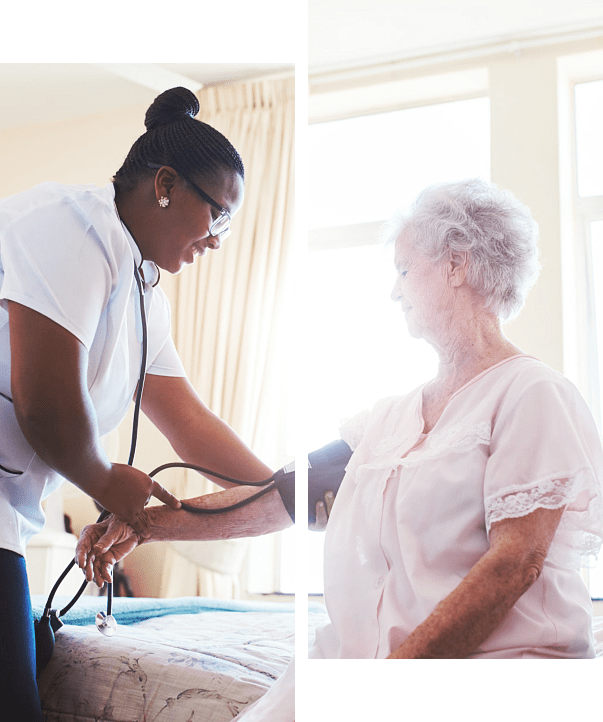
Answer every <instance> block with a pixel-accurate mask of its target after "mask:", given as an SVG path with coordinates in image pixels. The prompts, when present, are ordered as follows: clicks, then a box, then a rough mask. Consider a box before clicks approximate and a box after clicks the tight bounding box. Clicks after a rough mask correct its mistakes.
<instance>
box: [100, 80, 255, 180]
mask: <svg viewBox="0 0 603 722" xmlns="http://www.w3.org/2000/svg"><path fill="white" fill-rule="evenodd" d="M198 112H199V101H198V99H197V97H196V96H195V94H194V93H192V92H191V91H190V90H187V89H186V88H181V87H178V88H171V89H170V90H166V91H165V92H163V93H161V95H158V96H157V97H156V98H155V100H154V101H153V102H152V103H151V106H150V107H149V109H148V110H147V112H146V115H145V126H146V128H147V132H146V133H144V134H143V135H141V136H140V138H138V140H137V141H136V142H135V143H134V145H133V146H132V148H131V149H130V152H129V153H128V155H127V157H126V159H125V161H124V163H123V165H122V167H121V168H120V169H119V170H118V171H117V173H116V174H115V177H114V179H113V181H114V183H115V184H116V186H120V187H121V188H122V189H126V188H133V187H134V186H135V185H136V184H137V183H138V182H139V181H141V180H142V179H143V178H145V177H148V176H149V175H150V174H151V173H154V172H156V171H152V170H150V169H149V163H151V164H156V165H168V166H170V167H172V168H174V170H175V171H177V172H178V173H180V174H181V175H182V176H183V177H184V178H185V179H187V178H190V179H191V180H194V179H195V178H202V177H204V176H206V175H213V174H216V173H221V172H224V171H231V172H232V171H234V172H235V173H238V174H239V175H240V176H241V178H242V179H245V167H244V166H243V161H242V160H241V156H240V155H239V154H238V153H237V151H236V149H235V148H234V147H233V145H232V144H231V143H230V141H229V140H228V139H227V138H226V137H225V136H223V135H222V133H220V132H219V131H217V130H216V129H215V128H213V127H212V126H211V125H208V124H207V123H203V122H202V121H200V120H197V119H196V118H195V116H196V115H197V113H198Z"/></svg>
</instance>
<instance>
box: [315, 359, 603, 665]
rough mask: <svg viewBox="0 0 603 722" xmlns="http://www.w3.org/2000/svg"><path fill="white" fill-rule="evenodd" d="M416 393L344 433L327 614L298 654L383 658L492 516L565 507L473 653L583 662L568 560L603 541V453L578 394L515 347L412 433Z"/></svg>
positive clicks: (584, 637) (448, 585) (581, 613)
mask: <svg viewBox="0 0 603 722" xmlns="http://www.w3.org/2000/svg"><path fill="white" fill-rule="evenodd" d="M421 392H422V387H421V388H419V389H417V390H415V391H413V392H412V393H410V394H408V395H407V396H404V397H396V398H389V399H385V400H383V401H381V402H379V403H378V404H377V405H376V407H375V408H374V409H373V410H372V412H371V413H364V414H362V415H360V416H358V417H355V418H354V419H353V420H351V421H350V422H349V423H348V424H347V426H345V427H344V428H343V429H342V436H343V438H344V440H345V441H346V442H347V443H348V444H349V445H350V446H351V448H352V449H354V450H355V451H354V454H353V455H352V457H351V459H350V461H349V463H348V467H347V472H346V476H345V478H344V480H343V483H342V485H341V487H340V489H339V492H338V494H337V497H336V500H335V504H334V505H333V509H332V513H331V516H330V518H329V524H328V526H327V532H326V539H325V568H324V576H325V601H326V605H327V609H328V612H329V617H330V622H329V623H327V624H326V625H324V626H322V627H321V628H319V629H318V630H317V635H316V640H315V644H314V647H313V648H312V649H311V650H310V657H316V658H320V657H326V658H384V657H387V656H388V655H389V654H390V653H391V652H392V651H393V650H394V649H396V648H397V647H398V646H399V645H400V644H401V643H402V642H403V641H404V640H405V639H406V637H407V636H408V635H409V634H410V633H411V632H412V631H413V630H414V629H415V628H416V627H417V626H418V625H419V624H421V623H422V622H423V621H424V620H425V619H426V618H427V617H428V616H429V615H430V614H431V612H432V611H433V610H434V608H435V607H436V605H437V604H438V603H439V602H440V601H441V600H442V599H444V598H445V597H446V596H448V594H450V592H452V590H453V589H455V588H456V587H457V586H458V585H459V583H460V582H461V580H462V579H463V578H464V577H465V576H466V574H467V573H468V572H469V570H470V569H471V568H472V567H473V566H474V565H475V563H476V562H477V561H478V560H479V559H480V557H482V556H483V555H484V554H485V553H486V552H487V551H488V549H489V541H488V535H489V531H490V527H491V524H492V523H493V522H496V521H499V520H501V519H505V518H515V517H521V516H524V515H526V514H529V513H530V512H532V511H534V510H535V509H538V508H547V509H557V508H560V507H562V506H565V505H567V507H566V510H565V511H564V513H563V515H562V518H561V523H560V525H559V527H558V530H557V532H556V534H555V537H554V540H553V543H552V545H551V548H550V550H549V554H548V556H547V558H546V560H545V564H544V569H543V572H542V574H541V575H540V577H539V578H538V580H537V581H536V582H535V584H534V585H533V586H532V587H530V589H529V590H528V591H527V592H526V593H525V594H524V595H523V596H522V597H521V598H520V599H519V600H518V601H517V603H516V604H515V606H514V607H513V609H512V610H511V612H510V613H509V615H508V616H507V617H506V619H505V620H504V621H503V623H502V624H501V626H500V627H499V628H498V629H497V630H496V631H495V632H494V633H493V634H492V635H491V636H490V637H489V638H488V639H486V640H485V641H484V642H483V643H482V644H481V645H480V647H479V649H477V650H476V651H475V653H474V654H472V655H471V657H474V658H475V657H501V658H520V657H539V656H545V657H546V656H550V657H574V658H583V657H593V656H594V646H593V636H592V630H591V626H592V605H591V601H590V597H589V594H588V591H587V589H586V586H585V584H584V582H583V580H582V577H581V574H580V572H579V571H578V567H579V565H580V558H581V556H582V555H583V554H589V553H596V552H597V551H598V549H599V546H600V544H601V538H602V537H603V505H602V490H601V480H602V479H603V453H602V450H601V442H600V439H599V434H598V432H597V429H596V427H595V424H594V422H593V419H592V416H591V414H590V412H589V410H588V408H587V406H586V404H585V402H584V401H583V399H582V398H581V396H580V394H579V393H578V391H577V390H576V389H575V387H574V386H573V385H572V384H571V383H570V382H569V381H568V380H567V379H565V378H564V377H563V376H561V375H560V374H558V373H557V372H556V371H553V370H552V369H550V368H548V367H547V366H545V365H544V364H543V363H541V362H540V361H538V360H536V359H534V358H532V357H529V356H523V355H522V356H514V357H512V358H510V359H507V360H505V361H503V362H501V363H499V364H497V365H495V366H493V367H491V368H490V369H488V370H486V371H485V372H483V373H481V374H479V375H478V376H477V377H476V378H474V379H473V380H472V381H470V382H469V383H468V384H466V385H465V386H463V387H462V388H461V389H460V390H459V391H457V392H456V393H455V395H454V396H453V397H452V398H451V400H450V402H449V403H448V405H447V406H446V408H445V410H444V412H443V413H442V415H441V417H440V419H439V420H438V422H437V424H436V425H435V427H434V428H433V430H432V431H431V432H430V433H429V434H427V435H423V434H422V431H423V417H422V412H421V411H422V393H421Z"/></svg>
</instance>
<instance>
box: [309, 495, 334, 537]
mask: <svg viewBox="0 0 603 722" xmlns="http://www.w3.org/2000/svg"><path fill="white" fill-rule="evenodd" d="M334 501H335V494H334V493H333V492H332V491H326V492H325V496H324V501H319V502H318V503H317V504H316V521H315V522H314V523H313V524H308V529H310V531H324V530H325V529H326V528H327V523H328V521H329V517H330V516H331V509H332V507H333V502H334Z"/></svg>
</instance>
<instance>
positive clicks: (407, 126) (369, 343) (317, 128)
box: [306, 98, 490, 593]
mask: <svg viewBox="0 0 603 722" xmlns="http://www.w3.org/2000/svg"><path fill="white" fill-rule="evenodd" d="M489 134H490V122H489V102H488V100H487V99H486V98H477V99H471V100H463V101H456V102H451V103H441V104H437V105H429V106H425V107H419V108H412V109H407V110H400V111H395V112H390V113H383V114H378V115H370V116H364V117H360V118H351V119H348V120H341V121H335V122H331V123H321V124H316V125H312V126H311V127H310V132H309V139H310V166H309V177H310V190H309V193H310V219H309V225H310V228H311V229H320V230H321V238H328V233H327V234H326V235H325V229H328V228H331V229H332V230H333V236H334V237H335V236H336V237H337V240H336V242H335V243H334V244H333V243H330V242H327V243H326V244H325V248H323V249H321V248H320V245H318V246H317V245H316V244H312V245H311V247H312V249H313V250H312V252H311V253H310V260H309V264H308V278H307V281H306V309H307V314H308V328H309V333H310V337H311V348H312V353H311V354H310V358H309V367H308V369H307V373H308V378H309V383H308V384H307V386H308V393H309V399H308V409H309V414H308V416H309V418H308V423H309V429H308V432H307V436H308V439H309V445H310V449H315V448H319V447H320V446H323V445H324V444H327V443H329V442H330V441H332V440H333V439H335V438H338V437H339V427H340V424H341V421H342V420H344V419H346V418H349V417H350V416H352V415H354V414H356V413H358V412H361V411H363V410H364V409H366V408H369V407H371V406H372V405H373V404H374V403H375V402H376V401H377V400H379V399H380V398H383V397H386V396H392V395H399V394H404V393H406V392H408V391H411V390H412V389H413V388H415V387H416V386H418V385H419V384H421V383H423V382H424V381H426V380H428V379H429V378H431V377H433V376H434V374H435V372H436V370H437V357H436V354H435V352H434V351H433V349H432V348H431V347H430V346H428V345H427V344H426V343H425V342H424V341H418V340H416V339H413V338H411V337H410V336H409V334H408V332H407V330H406V326H405V321H404V316H403V314H402V313H401V311H400V308H399V306H398V305H397V304H394V303H393V302H392V301H391V300H390V293H391V290H392V287H393V284H394V281H395V273H394V270H393V251H392V249H388V248H386V247H383V245H382V244H380V243H379V225H380V223H381V222H383V221H385V220H387V219H388V218H389V217H390V216H391V215H392V214H393V212H394V211H395V210H396V209H397V208H404V207H408V205H409V204H410V203H411V202H412V201H413V200H414V198H415V197H416V196H417V194H418V193H419V192H420V191H421V190H422V189H423V188H424V187H426V186H427V185H430V184H432V183H436V182H442V181H450V180H458V179H462V178H467V177H481V178H484V179H486V180H489V177H490V135H489ZM361 223H362V224H373V223H374V226H372V225H368V226H366V238H365V239H364V243H362V239H361V241H360V245H358V243H359V241H358V238H357V237H356V238H355V240H354V244H355V245H346V232H345V229H347V228H351V227H353V226H354V225H356V224H361ZM342 227H344V232H343V233H342V232H341V229H342ZM363 228H364V227H363ZM350 243H351V241H350ZM333 245H335V246H336V247H335V248H333V247H332V246H333ZM323 539H324V535H323V534H320V533H316V532H309V544H310V548H311V553H310V569H309V582H310V591H311V592H315V593H318V592H320V591H321V590H322V543H323Z"/></svg>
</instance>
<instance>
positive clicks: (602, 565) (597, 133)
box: [574, 80, 603, 599]
mask: <svg viewBox="0 0 603 722" xmlns="http://www.w3.org/2000/svg"><path fill="white" fill-rule="evenodd" d="M574 108H575V133H576V146H575V148H576V156H575V157H576V172H575V183H574V185H575V189H574V190H575V207H576V214H577V221H578V222H577V223H576V236H577V238H576V246H575V254H576V256H577V258H578V259H579V260H578V264H577V265H578V268H579V269H583V270H581V272H583V274H584V276H585V277H586V278H585V279H584V280H585V281H586V282H585V283H584V282H583V283H582V284H580V285H579V288H580V290H581V293H582V303H581V304H579V308H581V309H584V315H585V316H586V334H585V337H584V340H583V346H584V354H585V356H586V369H587V380H586V384H587V389H586V397H587V400H588V402H589V405H590V407H591V410H592V412H593V415H594V416H595V420H596V421H597V424H598V425H599V429H601V428H602V427H603V425H602V417H601V409H602V408H603V396H602V387H601V382H602V379H603V173H602V172H601V168H603V137H602V136H601V125H602V123H603V80H597V81H591V82H587V83H578V84H577V85H576V86H575V88H574ZM583 278H584V277H583ZM588 577H589V586H590V592H591V596H592V597H593V598H594V599H603V562H602V561H600V562H599V564H598V565H597V567H595V568H594V569H590V570H589V571H588Z"/></svg>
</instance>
